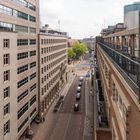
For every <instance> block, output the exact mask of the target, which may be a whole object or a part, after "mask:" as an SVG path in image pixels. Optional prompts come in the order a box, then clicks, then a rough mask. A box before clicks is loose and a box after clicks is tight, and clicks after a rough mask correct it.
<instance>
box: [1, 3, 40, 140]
mask: <svg viewBox="0 0 140 140" xmlns="http://www.w3.org/2000/svg"><path fill="white" fill-rule="evenodd" d="M38 21H39V0H2V1H0V57H1V60H0V75H1V76H0V85H1V87H0V93H1V94H0V140H3V139H4V140H17V139H19V138H20V137H21V135H22V134H23V132H24V131H25V130H26V129H27V128H29V127H30V124H31V122H32V120H33V119H34V117H35V116H36V115H37V112H38V69H37V68H38V63H37V60H38V52H37V50H38V41H37V34H38V33H39V22H38Z"/></svg>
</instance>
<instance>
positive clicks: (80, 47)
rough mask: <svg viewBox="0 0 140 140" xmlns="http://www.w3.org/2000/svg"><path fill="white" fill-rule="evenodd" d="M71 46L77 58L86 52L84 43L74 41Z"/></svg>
mask: <svg viewBox="0 0 140 140" xmlns="http://www.w3.org/2000/svg"><path fill="white" fill-rule="evenodd" d="M72 48H73V51H74V52H75V54H76V58H77V59H79V58H80V57H81V56H83V55H84V54H85V53H86V52H87V46H86V45H85V44H84V43H76V44H74V45H73V46H72Z"/></svg>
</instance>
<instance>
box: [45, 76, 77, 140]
mask: <svg viewBox="0 0 140 140" xmlns="http://www.w3.org/2000/svg"><path fill="white" fill-rule="evenodd" d="M78 80H79V77H77V78H75V79H74V81H73V83H72V85H71V87H70V89H69V91H68V94H67V96H66V98H65V101H64V103H63V106H62V107H61V108H60V110H59V112H58V113H56V114H60V115H59V118H58V121H57V124H56V125H55V129H54V130H53V131H52V135H51V137H49V138H48V140H62V139H63V137H64V135H65V134H66V131H67V129H68V128H67V127H68V126H69V123H70V122H71V114H72V113H74V112H73V104H74V103H73V102H74V100H75V96H74V94H73V93H74V92H76V88H77V82H78ZM63 110H64V111H63ZM64 131H65V132H64Z"/></svg>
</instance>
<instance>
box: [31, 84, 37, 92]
mask: <svg viewBox="0 0 140 140" xmlns="http://www.w3.org/2000/svg"><path fill="white" fill-rule="evenodd" d="M35 88H36V84H33V85H32V86H31V87H30V92H32V91H33V90H34V89H35Z"/></svg>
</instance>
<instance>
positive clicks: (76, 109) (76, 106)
mask: <svg viewBox="0 0 140 140" xmlns="http://www.w3.org/2000/svg"><path fill="white" fill-rule="evenodd" d="M73 109H74V111H79V103H75V104H74V108H73Z"/></svg>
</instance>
